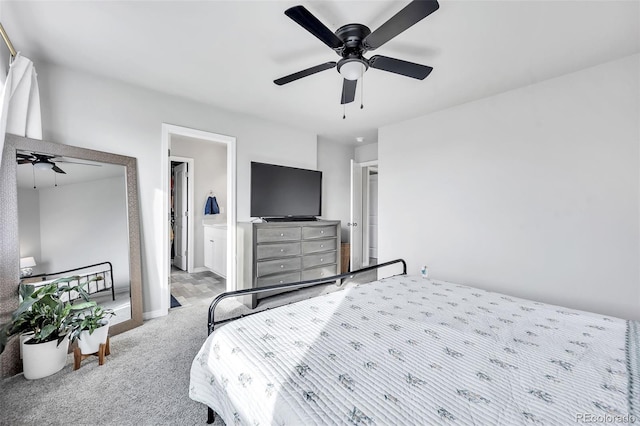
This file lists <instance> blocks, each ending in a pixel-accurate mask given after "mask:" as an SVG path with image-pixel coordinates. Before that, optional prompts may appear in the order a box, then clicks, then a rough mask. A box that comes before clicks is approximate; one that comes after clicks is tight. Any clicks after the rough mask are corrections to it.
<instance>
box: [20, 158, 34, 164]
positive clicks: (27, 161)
mask: <svg viewBox="0 0 640 426" xmlns="http://www.w3.org/2000/svg"><path fill="white" fill-rule="evenodd" d="M17 161H18V164H31V163H32V161H31V160H29V159H28V158H20V159H18V160H17Z"/></svg>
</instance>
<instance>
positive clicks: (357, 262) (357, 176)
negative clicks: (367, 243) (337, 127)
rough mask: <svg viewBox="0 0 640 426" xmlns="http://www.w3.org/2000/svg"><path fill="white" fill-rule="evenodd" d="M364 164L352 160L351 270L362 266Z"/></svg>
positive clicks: (349, 224)
mask: <svg viewBox="0 0 640 426" xmlns="http://www.w3.org/2000/svg"><path fill="white" fill-rule="evenodd" d="M361 222H362V166H361V165H360V164H359V163H356V162H355V161H353V160H351V217H350V220H349V223H348V224H347V226H349V240H350V241H351V258H350V262H351V265H350V267H349V270H350V271H355V270H356V269H361V268H362V225H361Z"/></svg>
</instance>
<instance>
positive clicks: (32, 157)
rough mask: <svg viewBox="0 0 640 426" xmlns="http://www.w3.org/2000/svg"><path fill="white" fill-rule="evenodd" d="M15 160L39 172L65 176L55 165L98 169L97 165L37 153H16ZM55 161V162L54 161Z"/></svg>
mask: <svg viewBox="0 0 640 426" xmlns="http://www.w3.org/2000/svg"><path fill="white" fill-rule="evenodd" d="M16 160H17V162H18V164H32V165H33V167H35V168H36V169H40V170H53V171H54V172H56V173H62V174H65V175H66V174H67V172H65V171H64V170H62V169H61V168H60V167H58V166H57V165H56V163H70V164H82V165H83V166H95V167H100V165H99V164H91V163H81V162H76V161H69V160H64V159H63V158H62V157H59V156H56V155H49V154H39V153H37V152H32V153H22V152H17V153H16ZM54 160H55V161H54Z"/></svg>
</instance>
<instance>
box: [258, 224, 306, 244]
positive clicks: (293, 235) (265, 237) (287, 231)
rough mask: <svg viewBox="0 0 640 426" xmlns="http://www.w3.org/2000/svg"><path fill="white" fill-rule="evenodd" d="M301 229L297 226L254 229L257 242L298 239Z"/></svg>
mask: <svg viewBox="0 0 640 426" xmlns="http://www.w3.org/2000/svg"><path fill="white" fill-rule="evenodd" d="M300 235H301V230H300V228H299V227H294V228H285V227H282V228H265V229H257V230H256V239H257V242H258V243H271V242H273V243H277V242H279V241H295V240H299V239H300Z"/></svg>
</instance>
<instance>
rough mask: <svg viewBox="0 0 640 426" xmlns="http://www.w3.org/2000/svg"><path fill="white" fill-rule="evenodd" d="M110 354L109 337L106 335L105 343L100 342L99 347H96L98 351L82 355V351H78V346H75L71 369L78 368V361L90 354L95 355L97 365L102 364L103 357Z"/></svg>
mask: <svg viewBox="0 0 640 426" xmlns="http://www.w3.org/2000/svg"><path fill="white" fill-rule="evenodd" d="M110 354H111V350H110V349H109V337H107V343H100V349H98V352H94V353H92V354H85V355H83V354H82V352H80V348H75V349H74V350H73V371H75V370H77V369H78V368H80V363H81V362H82V361H83V360H84V359H86V358H89V357H90V356H97V357H98V365H102V364H104V357H105V356H107V355H110Z"/></svg>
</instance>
